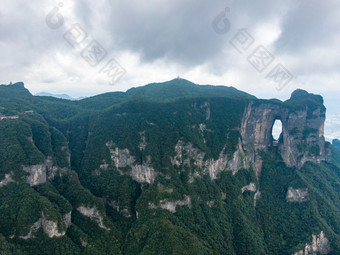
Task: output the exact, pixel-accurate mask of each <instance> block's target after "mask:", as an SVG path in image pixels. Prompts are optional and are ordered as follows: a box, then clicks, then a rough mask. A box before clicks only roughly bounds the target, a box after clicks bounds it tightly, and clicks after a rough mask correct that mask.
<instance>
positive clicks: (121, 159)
mask: <svg viewBox="0 0 340 255" xmlns="http://www.w3.org/2000/svg"><path fill="white" fill-rule="evenodd" d="M142 140H143V139H142ZM106 146H107V147H108V148H109V150H110V155H111V159H112V162H113V165H114V166H115V167H116V169H117V170H118V171H119V172H120V174H124V172H123V171H122V170H121V169H122V168H125V167H129V168H130V169H131V170H130V172H129V175H130V176H131V177H132V179H134V180H135V181H137V182H139V183H149V184H151V183H153V182H154V180H155V178H156V172H155V170H154V169H153V168H152V167H151V166H150V164H151V156H147V160H146V162H143V163H142V164H136V163H135V161H136V160H135V157H134V156H132V155H131V154H130V151H129V149H119V148H118V147H116V146H115V144H114V143H113V142H112V141H110V142H107V143H106ZM141 149H142V150H143V149H144V146H141Z"/></svg>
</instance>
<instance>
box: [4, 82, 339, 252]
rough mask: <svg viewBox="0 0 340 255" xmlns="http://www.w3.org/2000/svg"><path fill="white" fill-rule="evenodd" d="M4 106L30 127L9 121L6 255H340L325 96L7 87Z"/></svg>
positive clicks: (168, 87) (334, 156)
mask: <svg viewBox="0 0 340 255" xmlns="http://www.w3.org/2000/svg"><path fill="white" fill-rule="evenodd" d="M182 83H184V85H181V84H182ZM162 85H165V86H162ZM201 86H202V87H201ZM179 88H181V89H179ZM3 91H5V92H6V94H3V93H2V92H3ZM221 91H222V92H223V93H221ZM165 92H167V94H166V95H164V93H165ZM190 92H192V93H190ZM11 93H12V94H11ZM16 93H19V94H20V95H21V96H19V97H15V94H16ZM1 94H2V95H3V96H2V97H1ZM0 106H2V107H3V108H4V109H2V110H1V111H3V113H4V114H5V115H17V116H18V117H19V118H18V119H4V120H0V140H1V142H2V146H1V147H0V205H1V206H0V214H1V215H2V217H1V219H0V241H1V243H0V253H1V252H4V254H119V253H120V254H152V253H161V254H298V255H300V254H302V255H307V254H311V253H317V252H319V253H322V254H337V253H338V252H339V251H340V247H339V243H340V242H339V241H340V229H339V226H340V224H339V223H340V215H339V211H340V210H339V204H340V197H339V192H337V188H338V186H337V185H338V182H339V181H340V175H339V173H340V171H339V169H340V158H339V155H340V153H339V152H338V151H337V150H336V149H335V148H334V147H332V145H330V144H329V143H325V141H324V137H323V123H324V120H325V111H326V109H325V107H324V105H323V100H322V97H320V96H317V95H313V94H309V93H308V92H305V91H296V92H294V93H293V94H292V97H291V98H290V99H288V100H286V101H284V102H282V101H280V100H263V99H257V98H256V97H254V96H251V95H249V94H247V93H244V92H240V91H238V90H236V89H233V88H224V87H217V88H216V87H214V86H211V87H210V86H208V87H206V86H204V85H195V86H194V85H192V83H190V82H189V81H184V80H176V79H175V80H172V81H168V82H165V83H162V84H150V85H147V86H146V87H142V88H135V89H131V90H130V91H127V92H126V93H122V92H113V93H108V94H103V95H100V96H96V97H91V98H87V99H84V100H80V101H69V100H63V99H57V98H50V97H35V96H32V95H31V94H30V93H29V94H27V91H26V90H25V89H24V88H22V87H20V86H9V87H7V88H5V87H4V86H0ZM275 119H281V120H282V123H283V134H282V135H281V137H280V139H279V140H278V141H277V142H274V140H273V138H272V135H271V129H272V125H273V123H274V120H275ZM314 240H315V242H314ZM316 240H318V241H316Z"/></svg>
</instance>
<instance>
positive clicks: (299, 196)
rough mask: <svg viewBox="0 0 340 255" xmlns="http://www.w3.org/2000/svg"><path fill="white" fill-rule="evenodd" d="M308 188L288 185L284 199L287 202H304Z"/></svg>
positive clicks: (306, 198) (307, 197) (306, 199)
mask: <svg viewBox="0 0 340 255" xmlns="http://www.w3.org/2000/svg"><path fill="white" fill-rule="evenodd" d="M308 199H309V196H308V189H307V188H305V189H294V188H292V187H289V188H288V190H287V195H286V201H287V202H306V201H308Z"/></svg>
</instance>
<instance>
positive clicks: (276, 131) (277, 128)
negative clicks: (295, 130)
mask: <svg viewBox="0 0 340 255" xmlns="http://www.w3.org/2000/svg"><path fill="white" fill-rule="evenodd" d="M281 134H282V122H281V120H279V119H277V120H275V122H274V125H273V128H272V136H273V139H274V141H276V142H278V140H279V138H280V136H281Z"/></svg>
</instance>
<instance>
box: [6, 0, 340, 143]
mask: <svg viewBox="0 0 340 255" xmlns="http://www.w3.org/2000/svg"><path fill="white" fill-rule="evenodd" d="M339 13H340V1H338V0H323V1H320V0H285V1H283V0H257V1H251V0H247V1H246V0H237V1H231V0H230V1H220V0H211V1H207V0H187V1H180V0H171V1H170V0H162V1H161V0H146V1H136V0H130V1H123V0H119V1H118V0H97V1H90V0H78V1H72V0H68V1H64V2H63V1H47V0H40V1H24V0H1V5H0V77H1V79H0V83H3V84H7V83H9V82H10V81H13V82H15V81H24V82H25V85H26V87H27V88H28V89H29V90H30V91H31V92H32V93H33V94H35V93H37V92H41V91H47V92H51V93H66V94H69V95H71V96H73V97H79V96H90V95H95V94H99V93H102V92H108V91H118V90H119V91H125V90H127V89H129V88H131V87H136V86H141V85H145V84H147V83H151V82H161V81H166V80H170V79H173V78H175V77H177V76H178V75H179V76H180V77H183V78H185V79H188V80H190V81H192V82H195V83H198V84H213V85H227V86H234V87H236V88H238V89H240V90H243V91H246V92H248V93H251V94H253V95H255V96H257V97H262V98H279V99H281V100H285V99H287V98H289V96H290V94H291V92H292V91H294V90H295V89H297V88H302V89H305V90H307V91H309V92H312V93H317V94H321V95H323V97H324V99H325V104H326V106H327V109H328V116H327V117H328V120H327V125H326V136H327V137H328V138H340V112H339V110H338V109H339V107H338V100H339V98H340V74H339V70H340V51H339V50H338V49H339V45H340V15H339ZM76 24H77V25H76ZM242 29H243V30H242ZM240 30H241V31H243V32H240ZM245 31H246V32H245ZM245 35H246V36H245ZM72 36H73V37H72ZM242 36H243V37H242ZM65 38H66V39H65ZM72 40H73V41H72ZM93 40H95V41H96V42H97V43H99V45H101V53H102V54H100V53H99V54H98V55H96V56H95V57H93V55H92V58H91V56H89V55H88V54H89V51H86V49H93V48H88V45H90V46H91V45H93V43H92V44H91V42H93ZM70 42H73V43H70ZM232 42H233V43H232ZM250 42H251V43H250ZM97 43H96V44H94V45H98V44H97ZM235 43H236V44H235ZM247 43H249V44H247ZM233 44H234V46H233ZM259 46H262V47H261V49H265V50H266V51H267V52H268V53H270V56H272V58H271V60H273V61H272V62H270V63H269V64H268V66H266V67H265V68H264V69H263V70H260V71H261V72H260V71H259V68H255V67H254V66H253V65H252V64H251V63H250V62H252V60H254V58H252V57H254V56H256V54H257V51H255V50H257V49H258V47H259ZM240 47H241V48H240ZM242 47H243V48H242ZM97 49H98V48H97ZM240 49H241V51H240ZM254 51H255V53H254V54H253V52H254ZM89 57H90V61H89ZM112 59H114V60H115V61H116V62H109V61H111V60H112ZM93 61H94V62H93ZM89 62H90V63H89ZM108 63H115V64H114V65H115V66H119V68H120V69H119V70H120V71H121V72H118V73H117V74H123V70H125V71H124V72H125V74H124V75H123V76H121V75H117V76H116V78H117V79H118V78H120V79H119V80H118V81H116V82H115V83H114V84H113V85H112V84H111V83H112V82H111V80H112V77H111V78H110V77H109V76H108V73H105V72H104V71H105V70H107V67H108V65H107V64H108ZM117 63H118V64H117ZM257 63H258V62H257ZM91 64H92V65H95V64H97V65H96V66H91ZM278 64H281V65H282V66H284V67H285V69H286V70H287V71H288V73H289V74H290V75H291V77H292V79H291V80H290V81H288V82H287V84H286V85H285V86H283V85H284V83H282V84H283V85H282V84H281V85H282V86H281V87H283V88H281V89H280V90H278V89H277V88H278V83H277V82H275V81H273V80H271V79H268V77H267V76H268V74H270V73H271V71H272V70H273V69H274V70H275V67H276V66H277V65H278ZM266 65H267V64H266ZM109 67H112V66H109ZM105 68H106V69H105ZM117 70H118V69H117ZM287 77H288V76H287ZM287 80H288V79H287Z"/></svg>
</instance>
